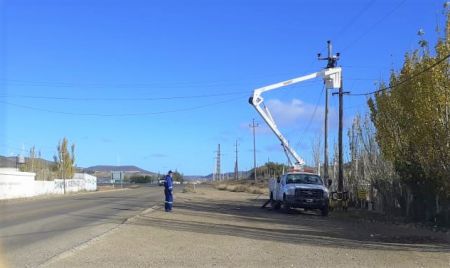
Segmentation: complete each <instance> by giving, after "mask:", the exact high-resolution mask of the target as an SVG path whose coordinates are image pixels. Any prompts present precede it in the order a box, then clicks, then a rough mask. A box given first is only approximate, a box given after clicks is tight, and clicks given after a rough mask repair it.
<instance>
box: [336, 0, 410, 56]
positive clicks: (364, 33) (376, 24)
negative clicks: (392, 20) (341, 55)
mask: <svg viewBox="0 0 450 268" xmlns="http://www.w3.org/2000/svg"><path fill="white" fill-rule="evenodd" d="M405 2H406V0H403V1H401V2H400V3H399V4H398V5H396V6H395V7H394V8H393V9H391V10H390V11H389V12H388V13H386V14H385V15H384V16H383V17H381V18H380V19H379V20H377V21H376V22H375V23H374V24H372V25H371V26H370V27H369V28H368V29H365V31H364V32H363V33H362V34H361V35H360V36H358V37H357V38H356V39H354V40H353V41H352V42H351V43H350V44H348V45H347V46H346V47H344V49H342V52H344V51H346V50H347V49H348V48H350V47H351V46H353V45H354V44H356V43H357V42H358V41H359V40H361V39H362V38H363V37H365V36H366V35H367V34H368V33H369V32H370V31H372V30H373V29H374V28H375V27H376V26H378V24H380V23H381V22H382V21H383V20H385V19H387V18H388V17H389V16H390V15H392V14H393V13H394V12H395V11H396V10H397V9H398V8H400V7H401V6H402V5H403V4H404V3H405Z"/></svg>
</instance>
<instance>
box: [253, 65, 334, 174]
mask: <svg viewBox="0 0 450 268" xmlns="http://www.w3.org/2000/svg"><path fill="white" fill-rule="evenodd" d="M318 77H322V78H323V80H324V83H325V86H326V88H327V89H329V88H338V87H340V86H341V68H340V67H335V68H328V69H324V70H322V71H320V72H315V73H312V74H308V75H305V76H301V77H297V78H294V79H290V80H286V81H283V82H279V83H275V84H272V85H268V86H265V87H261V88H257V89H255V90H254V91H253V96H251V97H250V99H249V100H248V101H249V103H250V104H251V105H253V107H255V109H256V111H257V112H258V113H259V114H260V115H261V117H262V118H263V119H264V121H265V122H266V124H267V125H268V126H269V128H270V129H271V130H272V131H273V133H275V135H276V136H277V138H278V139H279V140H280V141H281V146H283V149H284V152H285V153H286V156H287V158H288V161H289V163H290V164H294V165H295V166H299V167H303V166H304V165H305V161H304V160H303V159H302V158H301V157H300V156H299V155H298V154H297V152H296V151H295V150H294V149H293V148H292V147H291V146H289V143H288V141H287V140H286V138H285V137H284V136H283V134H281V132H280V130H279V129H278V127H277V125H276V123H275V120H274V119H273V117H272V115H271V114H270V111H269V109H268V107H267V106H266V105H265V104H264V98H263V97H262V96H261V95H262V93H264V92H267V91H271V90H274V89H278V88H282V87H286V86H289V85H293V84H296V83H300V82H303V81H307V80H310V79H314V78H318ZM290 156H291V157H293V158H294V160H295V162H294V163H292V161H291V159H290Z"/></svg>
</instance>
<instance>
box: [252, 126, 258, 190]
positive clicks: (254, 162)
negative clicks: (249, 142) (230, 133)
mask: <svg viewBox="0 0 450 268" xmlns="http://www.w3.org/2000/svg"><path fill="white" fill-rule="evenodd" d="M258 126H259V124H258V123H255V118H253V122H252V124H251V125H250V127H251V128H253V175H254V179H255V182H256V138H255V136H256V135H255V128H257V127H258Z"/></svg>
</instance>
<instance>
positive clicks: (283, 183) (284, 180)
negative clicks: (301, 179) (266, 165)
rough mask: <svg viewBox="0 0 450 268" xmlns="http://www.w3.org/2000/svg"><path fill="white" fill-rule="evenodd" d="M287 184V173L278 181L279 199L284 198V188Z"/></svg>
mask: <svg viewBox="0 0 450 268" xmlns="http://www.w3.org/2000/svg"><path fill="white" fill-rule="evenodd" d="M285 185H286V175H283V176H281V178H280V182H279V183H277V200H283V189H284V186H285Z"/></svg>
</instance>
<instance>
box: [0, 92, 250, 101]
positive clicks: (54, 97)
mask: <svg viewBox="0 0 450 268" xmlns="http://www.w3.org/2000/svg"><path fill="white" fill-rule="evenodd" d="M244 94H245V95H249V93H248V92H245V93H244V92H242V91H232V92H226V93H217V94H204V95H201V94H199V95H186V96H170V97H135V98H94V97H56V96H36V95H0V98H1V97H3V98H20V99H44V100H70V101H157V100H177V99H196V98H210V97H222V96H231V95H244Z"/></svg>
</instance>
